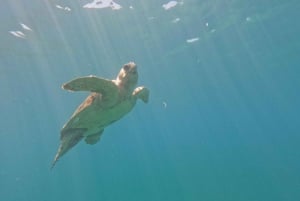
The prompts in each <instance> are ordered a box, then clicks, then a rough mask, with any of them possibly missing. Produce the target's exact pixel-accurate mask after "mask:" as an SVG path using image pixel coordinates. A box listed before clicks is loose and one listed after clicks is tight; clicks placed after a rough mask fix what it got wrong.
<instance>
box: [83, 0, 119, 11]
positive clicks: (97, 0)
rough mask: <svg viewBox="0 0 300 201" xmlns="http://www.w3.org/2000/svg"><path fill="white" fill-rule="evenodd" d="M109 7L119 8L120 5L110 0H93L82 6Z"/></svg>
mask: <svg viewBox="0 0 300 201" xmlns="http://www.w3.org/2000/svg"><path fill="white" fill-rule="evenodd" d="M108 7H110V8H111V9H113V10H119V9H121V8H122V6H121V5H119V4H117V3H115V2H114V1H112V0H94V1H93V2H91V3H87V4H85V5H84V6H83V8H108Z"/></svg>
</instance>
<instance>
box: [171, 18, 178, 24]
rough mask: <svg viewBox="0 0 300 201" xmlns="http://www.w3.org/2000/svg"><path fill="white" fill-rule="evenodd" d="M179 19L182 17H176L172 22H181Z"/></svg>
mask: <svg viewBox="0 0 300 201" xmlns="http://www.w3.org/2000/svg"><path fill="white" fill-rule="evenodd" d="M179 21H180V18H179V17H177V18H175V19H174V20H172V23H177V22H179Z"/></svg>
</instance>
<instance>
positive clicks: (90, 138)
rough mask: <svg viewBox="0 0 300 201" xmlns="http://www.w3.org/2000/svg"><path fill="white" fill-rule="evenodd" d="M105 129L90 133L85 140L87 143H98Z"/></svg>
mask: <svg viewBox="0 0 300 201" xmlns="http://www.w3.org/2000/svg"><path fill="white" fill-rule="evenodd" d="M103 131H104V130H101V131H99V132H98V133H95V134H92V135H89V136H87V137H86V138H85V139H84V141H85V142H86V143H87V144H91V145H93V144H96V143H97V142H98V141H99V140H100V137H101V135H102V133H103Z"/></svg>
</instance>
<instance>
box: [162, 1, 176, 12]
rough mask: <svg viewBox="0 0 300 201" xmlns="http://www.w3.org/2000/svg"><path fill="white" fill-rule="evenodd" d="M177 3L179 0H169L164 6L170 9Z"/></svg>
mask: <svg viewBox="0 0 300 201" xmlns="http://www.w3.org/2000/svg"><path fill="white" fill-rule="evenodd" d="M177 4H178V2H177V1H169V2H168V3H166V4H163V5H162V7H163V8H164V9H165V10H169V9H171V8H173V7H175V6H176V5H177Z"/></svg>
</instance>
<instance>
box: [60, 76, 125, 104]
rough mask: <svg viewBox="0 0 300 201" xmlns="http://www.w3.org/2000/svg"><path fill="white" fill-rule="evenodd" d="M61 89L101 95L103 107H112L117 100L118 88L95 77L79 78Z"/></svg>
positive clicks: (105, 80)
mask: <svg viewBox="0 0 300 201" xmlns="http://www.w3.org/2000/svg"><path fill="white" fill-rule="evenodd" d="M62 88H63V89H65V90H69V91H90V92H96V93H100V94H101V95H102V102H103V105H105V104H107V106H110V105H113V104H114V103H115V101H116V100H117V98H118V94H119V88H118V86H117V85H116V84H115V83H114V82H113V81H112V80H108V79H103V78H99V77H96V76H87V77H79V78H76V79H74V80H71V81H70V82H67V83H65V84H63V85H62Z"/></svg>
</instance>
